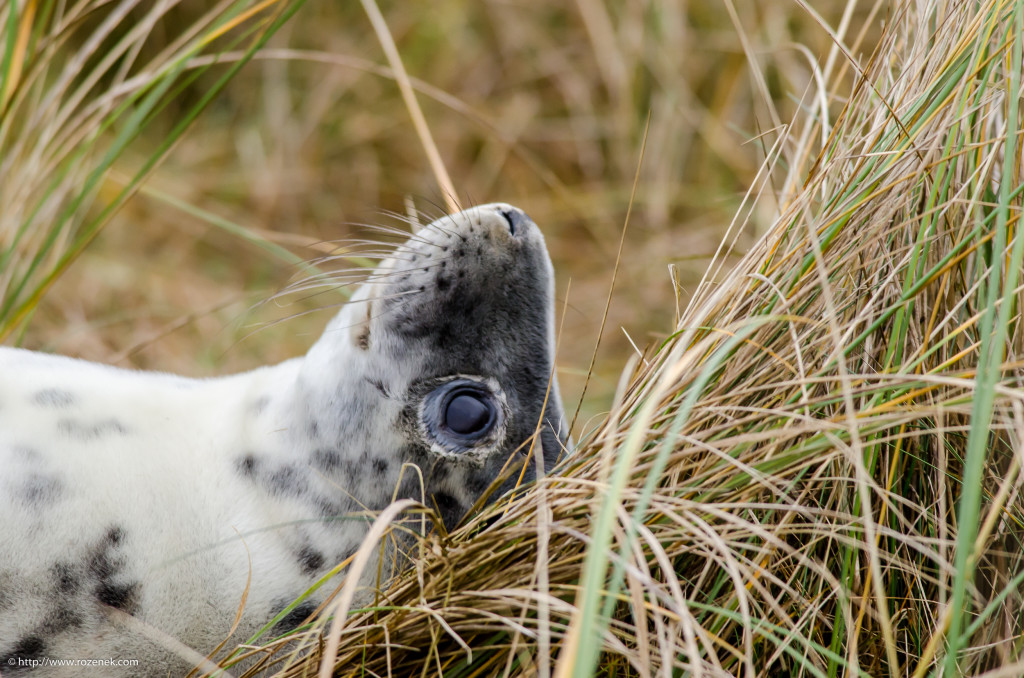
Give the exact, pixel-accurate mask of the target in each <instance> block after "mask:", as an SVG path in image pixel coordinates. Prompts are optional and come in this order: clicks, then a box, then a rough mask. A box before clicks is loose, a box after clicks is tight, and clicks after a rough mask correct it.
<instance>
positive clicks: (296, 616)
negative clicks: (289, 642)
mask: <svg viewBox="0 0 1024 678" xmlns="http://www.w3.org/2000/svg"><path fill="white" fill-rule="evenodd" d="M280 607H281V608H285V607H287V605H281V606H280ZM315 611H316V605H314V604H313V603H300V604H298V605H296V606H295V609H294V610H292V611H291V612H289V613H288V614H286V615H285V616H284V617H282V618H281V621H279V622H277V625H276V626H274V631H275V632H276V633H278V634H282V633H287V632H289V631H294V630H295V629H297V628H298V627H299V625H300V624H302V622H304V621H306V619H307V618H308V617H309V615H311V614H313V612H315Z"/></svg>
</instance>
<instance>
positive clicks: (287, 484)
mask: <svg viewBox="0 0 1024 678" xmlns="http://www.w3.org/2000/svg"><path fill="white" fill-rule="evenodd" d="M302 481H303V474H302V472H301V471H300V470H299V469H298V468H297V467H295V466H290V465H289V466H282V467H281V468H279V469H277V470H276V471H274V472H273V473H271V474H270V475H268V476H267V489H268V490H270V492H271V493H272V494H278V495H291V496H299V495H301V494H302V493H303V491H304V490H305V489H306V488H305V485H304V484H303V483H302Z"/></svg>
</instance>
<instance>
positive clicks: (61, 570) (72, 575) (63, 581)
mask: <svg viewBox="0 0 1024 678" xmlns="http://www.w3.org/2000/svg"><path fill="white" fill-rule="evenodd" d="M53 580H54V584H55V585H54V588H55V589H56V590H57V591H58V592H59V593H61V594H62V595H65V596H69V595H74V594H75V593H77V592H78V589H79V587H80V583H79V577H78V574H77V573H76V572H75V569H74V568H73V567H72V566H71V565H70V564H68V563H57V564H56V565H54V566H53Z"/></svg>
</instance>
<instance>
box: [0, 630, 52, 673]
mask: <svg viewBox="0 0 1024 678" xmlns="http://www.w3.org/2000/svg"><path fill="white" fill-rule="evenodd" d="M45 649H46V643H45V642H44V641H43V639H42V638H40V637H39V636H25V637H24V638H22V639H21V640H19V641H18V644H17V645H15V646H14V649H12V650H11V651H10V653H9V654H8V655H6V656H4V657H2V658H0V666H3V667H4V671H7V670H8V668H10V667H14V668H17V665H18V662H17V660H18V659H39V658H40V657H42V656H43V651H44V650H45ZM12 659H13V660H15V661H13V662H12V661H11V660H12Z"/></svg>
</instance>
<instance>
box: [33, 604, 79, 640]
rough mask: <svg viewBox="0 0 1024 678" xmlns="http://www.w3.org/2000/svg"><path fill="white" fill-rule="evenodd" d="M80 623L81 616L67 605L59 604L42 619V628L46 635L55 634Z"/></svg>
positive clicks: (75, 626)
mask: <svg viewBox="0 0 1024 678" xmlns="http://www.w3.org/2000/svg"><path fill="white" fill-rule="evenodd" d="M81 625H82V616H81V615H80V614H78V612H76V611H75V610H73V609H72V608H70V607H68V606H67V605H59V606H58V607H57V609H55V610H54V611H53V612H52V613H50V614H49V615H47V617H46V619H45V621H43V625H42V629H41V630H43V631H45V632H46V635H51V636H52V635H55V634H58V633H61V632H62V631H67V630H68V629H71V628H77V627H79V626H81Z"/></svg>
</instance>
